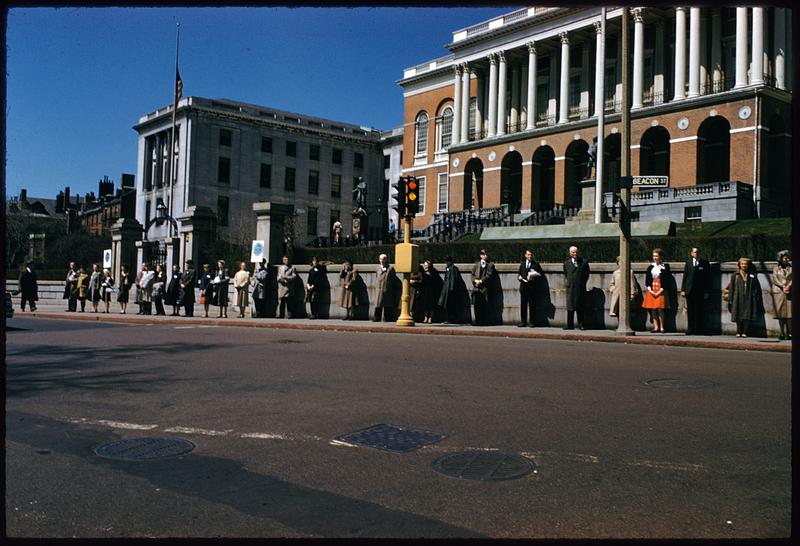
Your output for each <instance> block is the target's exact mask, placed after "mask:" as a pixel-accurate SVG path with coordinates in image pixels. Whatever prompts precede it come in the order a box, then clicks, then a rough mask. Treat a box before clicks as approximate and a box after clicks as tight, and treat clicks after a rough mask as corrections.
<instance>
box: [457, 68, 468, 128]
mask: <svg viewBox="0 0 800 546" xmlns="http://www.w3.org/2000/svg"><path fill="white" fill-rule="evenodd" d="M469 78H470V70H469V66H468V65H467V64H466V63H464V64H463V65H462V66H461V137H460V138H459V142H462V143H463V142H467V141H469V95H470V93H469Z"/></svg>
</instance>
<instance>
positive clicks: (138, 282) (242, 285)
mask: <svg viewBox="0 0 800 546" xmlns="http://www.w3.org/2000/svg"><path fill="white" fill-rule="evenodd" d="M777 262H778V263H777V265H776V266H775V268H774V270H773V275H772V287H771V293H772V296H773V304H774V310H775V316H776V317H777V318H778V321H779V324H780V329H781V331H780V338H781V339H791V335H792V331H791V287H792V267H791V258H790V255H789V252H788V251H781V252H780V253H779V254H778V259H777ZM31 273H33V272H32V264H28V266H27V267H26V272H23V275H21V277H20V287H21V290H22V291H23V292H24V293H25V288H24V286H25V285H24V283H23V276H25V275H27V276H28V277H30V275H31ZM590 273H591V269H590V265H589V262H588V261H587V260H586V259H585V258H583V257H582V256H581V255H580V254H579V252H578V248H577V247H575V246H573V247H570V249H569V257H568V258H567V259H566V260H565V261H564V264H563V274H564V279H565V293H566V325H565V327H564V328H565V329H573V328H574V327H575V316H576V315H577V326H578V328H580V329H585V324H584V322H585V321H584V319H585V314H586V307H587V291H586V284H587V282H588V279H589V275H590ZM33 274H34V275H35V273H33ZM376 275H377V279H376V301H375V305H374V310H373V313H372V320H374V321H381V320H384V321H387V322H388V321H394V320H396V318H397V315H398V311H399V307H400V295H401V292H402V284H401V282H400V280H399V279H398V277H397V275H396V274H395V271H394V268H393V267H392V266H391V265H390V264H389V262H388V257H387V256H386V255H385V254H381V255H380V256H379V263H378V266H377V270H376ZM620 277H621V273H620V271H619V270H616V271H615V272H614V273H613V274H612V276H611V285H610V286H609V289H610V293H611V302H610V306H609V315H610V316H612V317H614V316H616V315H617V310H618V307H619V294H620ZM339 279H340V287H341V293H340V296H339V301H338V303H339V305H340V306H341V307H342V308H343V309H345V320H352V319H354V318H356V310H357V309H358V308H361V307H364V306H368V305H369V296H368V293H367V288H366V285H365V284H364V283H363V280H361V278H360V275H359V272H358V271H357V269H356V268H355V267H354V265H353V263H352V261H351V260H345V261H344V263H343V266H342V270H341V273H340V274H339ZM470 281H471V284H472V286H471V288H470V290H467V287H466V284H465V283H464V281H463V279H462V277H461V273H460V271H459V270H458V268H457V267H456V265H455V264H454V263H453V259H452V257H451V256H447V257H446V258H445V270H444V278H442V275H441V274H440V272H439V271H438V270H437V269H436V267H435V266H434V264H433V263H432V262H431V261H430V260H426V261H425V262H424V263H423V264H422V265H421V266H420V268H419V270H418V271H417V272H415V273H413V274H411V275H410V284H411V288H412V290H411V292H410V295H411V302H410V310H411V312H412V316H413V318H414V319H415V321H417V322H422V323H426V324H427V323H432V322H445V323H469V322H473V323H474V324H476V325H492V324H502V316H501V302H502V287H501V286H500V278H499V275H498V274H497V270H496V268H495V265H494V263H492V262H491V261H490V260H489V255H488V252H487V251H486V250H481V251H480V260H479V261H477V262H476V263H475V264H474V265H473V267H472V270H471V272H470ZM517 281H518V282H519V291H520V322H519V324H518V326H520V327H526V326H527V327H532V326H533V325H534V309H535V307H536V305H537V304H541V303H542V302H541V301H540V300H541V298H542V297H546V298H549V292H548V290H549V289H548V285H547V282H546V276H545V273H544V271H543V269H542V267H541V265H540V264H539V263H538V262H536V261H535V260H534V254H533V252H532V251H531V250H530V249H528V250H526V251H525V252H524V255H523V260H522V261H521V263H520V266H519V270H518V274H517ZM231 282H233V286H234V288H235V291H236V301H235V302H233V305H235V306H236V307H238V309H239V316H240V317H244V316H245V311H246V309H248V307H249V306H250V290H251V289H252V299H253V307H254V312H253V316H258V317H268V316H276V314H277V317H278V318H285V317H296V316H306V313H305V303H309V304H310V318H320V317H321V312H320V310H321V303H322V301H323V299H324V298H325V293H326V292H329V291H330V286H328V280H327V270H326V267H325V264H322V263H320V262H319V261H318V260H317V259H316V258H313V259H312V262H311V269H310V270H309V274H308V278H307V281H306V282H305V283H303V281H302V280H301V279H300V276H299V274H298V272H297V270H296V268H295V267H294V265H292V264H291V263H290V260H289V258H288V257H286V256H284V257H283V259H282V263H281V264H280V266H279V267H278V268H277V276H276V277H275V278H273V275H272V274H271V271H270V268H269V267H268V266H267V263H266V260H265V261H262V263H261V264H260V265H259V267H258V268H257V270H256V271H255V272H254V274H253V275H251V274H250V272H249V271H248V269H247V264H246V263H245V262H241V263H240V264H239V270H238V271H237V272H236V274H235V275H234V276H233V278H231V277H230V276H229V274H228V270H227V268H226V264H225V262H224V261H223V260H219V261H218V262H217V264H216V268H215V269H214V270H213V271H212V270H211V267H210V264H204V265H203V270H202V272H201V273H200V275H199V276H198V275H197V274H196V273H195V270H194V265H193V263H192V261H191V260H189V261H187V263H186V269H185V270H184V271H183V272H181V271H180V270H179V268H178V266H173V268H172V272H171V274H170V276H169V278H167V275H166V274H165V272H164V271H162V268H161V266H159V265H156V266H155V268H154V269H153V270H150V268H149V267H148V266H147V264H144V265H143V266H142V270H141V271H140V272H139V273H138V274H137V275H136V278H135V279H133V278H131V274H130V273H129V271H128V270H127V268H126V267H125V266H122V268H121V273H120V279H119V283H118V285H117V287H116V288H115V287H114V279H113V278H112V277H111V274H110V272H109V271H108V270H102V271H101V270H100V269H99V267H98V266H97V264H93V265H92V272H91V274H87V273H86V272H85V270H84V269H83V268H82V267H81V268H77V269H76V267H75V264H74V262H72V263H70V269H69V272H68V273H67V283H66V288H65V293H64V297H65V299H68V300H69V306H68V311H75V310H76V306H77V302H80V304H81V311H84V309H85V302H86V300H87V299H88V300H89V301H91V302H92V304H93V311H94V312H98V305H99V302H100V301H103V302H104V303H105V312H106V313H107V312H109V304H110V301H111V294H112V293H113V292H115V291H116V292H118V294H117V301H118V302H119V304H120V307H121V312H122V313H125V312H126V310H127V304H128V301H129V292H130V289H131V287H134V286H135V287H136V289H137V290H136V303H137V304H139V307H140V309H139V313H140V314H145V315H149V314H152V305H153V303H155V305H156V314H159V315H165V314H166V313H165V310H164V304H167V305H171V306H172V308H173V309H172V315H173V316H178V315H180V312H179V309H180V307H183V308H184V314H185V315H186V316H192V315H193V310H194V304H195V288H197V289H199V294H200V303H201V305H203V310H204V316H205V317H208V316H209V310H210V306H212V305H213V306H216V307H218V308H219V317H220V318H226V317H227V316H228V314H227V309H228V307H229V304H230V302H229V301H228V290H229V284H230V283H231ZM28 284H30V283H29V282H28ZM672 286H675V280H674V277H673V276H672V273H671V271H670V267H669V264H668V263H666V262H665V261H664V253H663V251H662V250H661V249H658V248H656V249H654V250H653V252H652V263H650V264H649V265H648V267H647V270H646V271H645V289H644V290H642V289H641V287H640V285H639V283H638V281H637V280H636V277H635V275H634V274H633V272H632V271H631V290H630V292H631V301H632V303H633V304H634V305H635V306H636V307H639V306H640V307H641V308H643V309H645V310H647V311H648V312H649V314H650V320H651V323H652V325H653V326H652V331H653V332H665V331H666V324H665V323H666V321H665V313H666V310H667V309H670V308H676V307H677V306H678V302H677V293H676V294H671V293H670V287H672ZM675 291H676V292H677V287H676V289H675ZM28 292H29V291H28ZM710 292H711V266H710V264H709V262H708V260H706V259H705V258H703V257H702V256H701V254H700V249H699V248H696V247H695V248H692V251H691V257H690V258H689V259H688V260H687V261H686V263H685V265H684V271H683V281H682V283H681V287H680V291H679V294H680V297H681V298H683V299H684V300H685V306H686V312H687V323H688V324H687V326H688V327H687V331H686V333H687V335H693V334H703V333H707V332H708V330H709V329H708V328H707V326H706V325H705V324H704V317H705V307H706V305H707V303H708V298H709V294H710ZM273 294H275V296H276V298H275V297H273ZM24 295H27V297H24V298H23V310H24V305H25V301H28V302H30V304H31V308H32V309H35V306H34V305H35V304H34V302H35V296H33V299H31V296H30V294H29V293H28V294H24ZM760 298H761V286H760V283H759V281H758V277H757V275H756V274H755V273H754V271H753V264H752V261H751V260H750V259H749V258H741V259H740V260H739V261H738V270H737V272H736V273H733V274H732V275H731V276H730V279H729V282H728V284H727V286H726V287H725V288H724V290H723V299H724V300H725V301H726V302H727V304H728V308H729V312H730V315H731V320H732V321H733V322H735V323H736V324H737V334H736V335H737V336H739V337H742V336H746V335H747V333H748V329H749V326H750V324H752V323H753V322H754V321H756V320H757V319H758V317H759V316H760V314H763V304H762V302H761V300H760ZM548 302H549V299H548ZM301 304H302V309H300V307H301ZM270 305H272V309H270ZM470 307H471V308H472V310H473V311H474V320H472V314H471V313H470Z"/></svg>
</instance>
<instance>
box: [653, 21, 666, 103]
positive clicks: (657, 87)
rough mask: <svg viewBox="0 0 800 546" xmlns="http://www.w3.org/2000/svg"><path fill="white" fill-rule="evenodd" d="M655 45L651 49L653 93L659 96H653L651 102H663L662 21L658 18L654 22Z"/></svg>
mask: <svg viewBox="0 0 800 546" xmlns="http://www.w3.org/2000/svg"><path fill="white" fill-rule="evenodd" d="M655 45H656V47H655V50H654V51H653V55H654V56H655V59H654V60H655V66H654V72H655V74H654V75H653V94H654V95H656V96H657V97H659V98H656V97H655V96H654V97H653V104H660V103H661V102H664V99H665V97H664V88H665V86H664V84H665V75H664V21H663V20H659V21H657V22H656V44H655Z"/></svg>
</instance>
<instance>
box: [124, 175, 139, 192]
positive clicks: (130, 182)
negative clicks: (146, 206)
mask: <svg viewBox="0 0 800 546" xmlns="http://www.w3.org/2000/svg"><path fill="white" fill-rule="evenodd" d="M121 178H122V188H123V189H126V188H130V189H133V188H134V187H135V186H136V182H135V180H136V177H135V176H134V175H132V174H125V173H122V176H121Z"/></svg>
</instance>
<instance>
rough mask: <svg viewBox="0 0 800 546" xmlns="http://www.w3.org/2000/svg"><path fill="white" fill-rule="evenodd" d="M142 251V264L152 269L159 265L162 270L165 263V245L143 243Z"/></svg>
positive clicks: (157, 242) (158, 242)
mask: <svg viewBox="0 0 800 546" xmlns="http://www.w3.org/2000/svg"><path fill="white" fill-rule="evenodd" d="M142 250H143V252H142V260H143V262H144V263H146V264H148V265H149V266H150V267H153V268H155V266H156V265H160V266H161V268H162V269H163V268H164V264H166V262H167V245H165V244H163V243H162V242H161V241H145V242H144V244H143V245H142Z"/></svg>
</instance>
